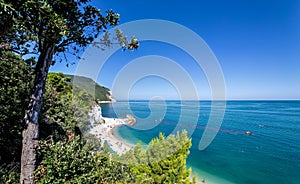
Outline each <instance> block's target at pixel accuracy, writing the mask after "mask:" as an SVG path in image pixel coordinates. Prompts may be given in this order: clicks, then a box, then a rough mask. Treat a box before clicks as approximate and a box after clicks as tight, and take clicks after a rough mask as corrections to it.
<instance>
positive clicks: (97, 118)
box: [89, 104, 104, 127]
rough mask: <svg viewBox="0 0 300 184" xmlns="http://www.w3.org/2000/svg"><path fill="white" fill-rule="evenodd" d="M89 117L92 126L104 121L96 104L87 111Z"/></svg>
mask: <svg viewBox="0 0 300 184" xmlns="http://www.w3.org/2000/svg"><path fill="white" fill-rule="evenodd" d="M89 118H90V123H91V126H92V127H94V126H96V125H98V124H102V123H104V119H103V117H102V112H101V107H100V105H98V104H96V105H94V106H93V107H92V110H91V111H90V112H89Z"/></svg>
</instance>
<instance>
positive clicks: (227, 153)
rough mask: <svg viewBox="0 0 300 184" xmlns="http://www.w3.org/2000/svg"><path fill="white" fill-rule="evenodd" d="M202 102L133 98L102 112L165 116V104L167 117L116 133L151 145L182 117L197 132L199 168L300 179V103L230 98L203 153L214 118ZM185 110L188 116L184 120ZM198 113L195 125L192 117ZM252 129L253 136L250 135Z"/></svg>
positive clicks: (239, 176)
mask: <svg viewBox="0 0 300 184" xmlns="http://www.w3.org/2000/svg"><path fill="white" fill-rule="evenodd" d="M197 103H198V102H195V101H189V102H185V103H183V102H182V101H166V102H159V101H157V102H151V106H149V102H148V101H130V106H129V107H128V106H127V105H126V104H127V102H117V103H114V104H113V105H111V104H102V113H103V115H104V116H108V117H117V115H116V113H118V115H119V116H124V114H127V113H133V115H134V116H136V117H138V118H147V117H148V116H150V115H151V113H150V112H151V111H152V113H153V114H154V115H155V114H160V113H161V112H162V111H163V109H164V108H163V107H164V106H165V107H166V114H165V115H164V116H162V117H161V119H160V118H158V119H157V117H156V119H155V118H154V119H151V118H149V119H148V120H146V121H140V120H138V121H137V124H136V125H135V126H134V127H127V126H122V127H119V128H118V129H117V130H116V131H117V132H118V134H119V136H121V137H122V138H124V139H126V141H129V142H132V143H136V142H137V141H138V140H141V141H142V142H143V143H145V144H146V143H148V142H149V141H150V140H151V139H152V138H154V137H156V136H157V135H158V133H159V132H164V133H165V135H169V134H170V133H172V132H173V130H174V128H175V127H176V126H177V125H178V122H179V120H180V122H181V124H180V128H181V129H187V130H191V131H193V130H194V132H193V134H192V143H193V146H192V148H191V153H190V155H189V157H188V160H187V163H188V165H189V166H191V167H192V168H193V169H194V170H196V171H198V172H205V173H209V174H212V175H215V176H217V177H219V178H223V179H225V180H227V181H230V182H232V183H245V184H248V183H249V184H250V183H251V184H253V183H255V184H260V183H280V184H282V183H288V184H299V183H300V101H227V102H226V110H225V115H224V119H223V123H222V125H221V128H220V131H219V132H218V134H217V136H216V137H215V139H214V141H213V142H212V143H211V144H210V145H209V146H208V147H207V148H206V149H205V150H202V151H200V150H199V149H198V144H199V141H200V139H201V136H202V134H203V131H204V128H205V126H206V124H207V121H208V118H209V116H210V111H211V102H210V101H203V102H202V101H201V102H200V108H198V107H197ZM183 104H184V105H183ZM182 110H183V111H186V115H188V116H184V117H183V119H179V118H180V116H181V114H182ZM198 113H199V114H200V115H199V120H198V122H197V126H196V127H194V126H192V125H191V124H189V120H191V119H190V118H191V117H196V116H197V114H198ZM160 120H161V122H160ZM143 127H146V128H144V130H143ZM246 131H251V132H253V134H252V135H246V134H245V132H246ZM200 179H201V178H200Z"/></svg>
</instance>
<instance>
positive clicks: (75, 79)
mask: <svg viewBox="0 0 300 184" xmlns="http://www.w3.org/2000/svg"><path fill="white" fill-rule="evenodd" d="M64 75H65V77H70V78H71V83H72V84H74V85H76V86H77V87H79V88H81V89H85V90H86V91H87V92H88V93H89V94H90V95H92V96H94V97H95V99H97V100H100V101H114V99H113V98H112V97H111V92H110V89H108V88H106V87H104V86H101V85H99V84H98V83H97V82H95V81H94V80H92V79H90V78H87V77H83V76H77V75H75V76H74V75H68V74H64Z"/></svg>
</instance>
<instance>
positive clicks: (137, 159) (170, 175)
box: [121, 131, 196, 183]
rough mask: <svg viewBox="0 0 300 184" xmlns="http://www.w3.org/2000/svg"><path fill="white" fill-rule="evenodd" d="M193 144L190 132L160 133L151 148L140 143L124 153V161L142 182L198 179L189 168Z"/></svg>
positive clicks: (182, 181)
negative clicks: (193, 176) (143, 146)
mask: <svg viewBox="0 0 300 184" xmlns="http://www.w3.org/2000/svg"><path fill="white" fill-rule="evenodd" d="M191 146H192V143H191V139H189V138H188V137H187V132H186V131H183V132H182V133H181V134H179V132H177V134H176V135H170V136H168V137H167V138H166V137H165V136H164V135H163V134H162V133H160V134H159V137H158V138H154V139H153V140H152V141H151V142H150V143H149V145H148V146H147V149H145V150H144V149H143V148H142V145H141V143H139V144H138V145H137V146H136V147H134V149H132V150H130V151H129V152H127V153H126V154H124V155H122V158H121V159H122V161H124V162H125V163H128V164H129V165H130V171H131V172H132V173H133V174H135V175H136V180H137V182H138V183H194V182H195V181H196V178H194V179H193V181H191V178H190V177H191V172H192V170H191V168H190V169H186V158H187V156H188V155H189V153H190V152H189V148H190V147H191Z"/></svg>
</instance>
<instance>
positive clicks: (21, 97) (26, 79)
mask: <svg viewBox="0 0 300 184" xmlns="http://www.w3.org/2000/svg"><path fill="white" fill-rule="evenodd" d="M32 74H33V69H32V68H31V66H30V65H29V64H27V63H25V62H24V61H23V60H22V59H21V58H20V57H18V56H16V55H14V54H13V53H11V52H4V51H0V76H1V77H0V148H1V150H0V165H1V164H3V163H10V162H12V161H16V162H18V161H20V153H21V142H22V135H21V130H22V121H23V117H24V112H25V110H26V108H27V105H28V103H29V98H28V96H29V93H30V90H29V89H30V87H31V86H32V83H33V77H32Z"/></svg>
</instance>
